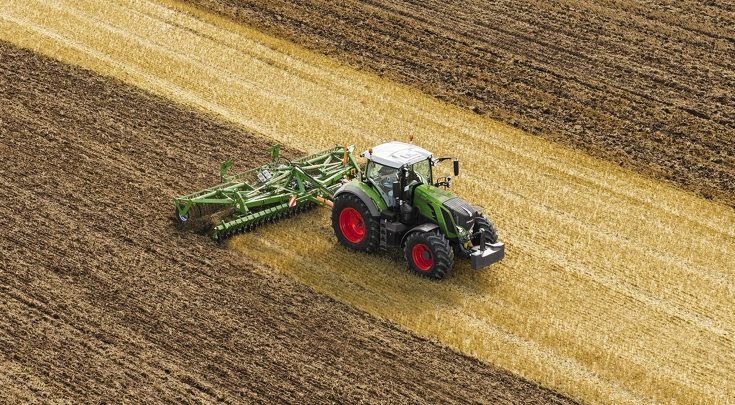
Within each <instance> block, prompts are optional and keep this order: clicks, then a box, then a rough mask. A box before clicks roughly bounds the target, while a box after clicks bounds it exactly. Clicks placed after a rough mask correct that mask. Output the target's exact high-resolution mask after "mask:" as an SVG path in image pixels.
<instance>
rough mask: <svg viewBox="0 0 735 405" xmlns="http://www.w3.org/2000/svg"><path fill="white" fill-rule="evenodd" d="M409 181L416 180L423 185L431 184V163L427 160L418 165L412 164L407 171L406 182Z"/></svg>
mask: <svg viewBox="0 0 735 405" xmlns="http://www.w3.org/2000/svg"><path fill="white" fill-rule="evenodd" d="M411 180H418V181H419V182H420V183H423V184H432V182H433V179H432V178H431V162H430V161H429V159H426V160H422V161H420V162H418V163H415V164H413V165H412V166H411V167H409V169H408V182H409V183H410V182H411Z"/></svg>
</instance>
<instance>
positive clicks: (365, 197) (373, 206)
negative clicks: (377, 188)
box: [334, 183, 380, 217]
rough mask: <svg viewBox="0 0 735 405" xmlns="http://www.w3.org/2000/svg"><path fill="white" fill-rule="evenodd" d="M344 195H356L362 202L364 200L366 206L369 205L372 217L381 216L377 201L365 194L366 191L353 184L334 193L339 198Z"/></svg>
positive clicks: (344, 186) (346, 185)
mask: <svg viewBox="0 0 735 405" xmlns="http://www.w3.org/2000/svg"><path fill="white" fill-rule="evenodd" d="M343 193H350V194H354V195H356V196H357V197H358V198H359V199H360V200H362V202H363V203H365V205H367V207H368V209H369V210H370V215H372V216H374V217H379V216H380V210H379V209H378V206H377V204H375V201H373V199H372V198H370V196H369V195H368V193H366V192H365V190H362V189H361V188H359V187H356V186H353V185H352V184H349V183H347V184H345V185H343V186H341V187H340V188H338V189H337V191H335V192H334V197H337V196H338V195H340V194H343Z"/></svg>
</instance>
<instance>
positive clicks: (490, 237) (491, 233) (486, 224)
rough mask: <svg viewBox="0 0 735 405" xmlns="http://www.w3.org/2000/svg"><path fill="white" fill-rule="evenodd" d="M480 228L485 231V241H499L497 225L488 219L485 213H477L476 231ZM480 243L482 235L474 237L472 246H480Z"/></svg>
mask: <svg viewBox="0 0 735 405" xmlns="http://www.w3.org/2000/svg"><path fill="white" fill-rule="evenodd" d="M480 229H482V230H484V231H485V242H487V243H497V242H498V231H496V230H495V225H493V223H492V221H490V220H489V219H487V217H486V216H485V215H483V214H480V213H479V212H478V213H475V232H478V231H479V230H480ZM479 245H480V236H479V235H478V236H477V237H475V238H473V239H472V246H479Z"/></svg>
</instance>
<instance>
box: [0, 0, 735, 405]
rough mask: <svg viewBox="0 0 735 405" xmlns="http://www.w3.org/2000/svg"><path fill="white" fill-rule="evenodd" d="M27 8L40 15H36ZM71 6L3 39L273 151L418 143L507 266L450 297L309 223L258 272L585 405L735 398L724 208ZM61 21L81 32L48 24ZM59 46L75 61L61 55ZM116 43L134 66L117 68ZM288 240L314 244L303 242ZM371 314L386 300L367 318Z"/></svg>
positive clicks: (290, 54)
mask: <svg viewBox="0 0 735 405" xmlns="http://www.w3.org/2000/svg"><path fill="white" fill-rule="evenodd" d="M27 4H30V5H34V4H35V6H34V8H33V11H34V12H37V13H40V15H29V14H25V13H24V11H23V10H25V9H26V8H28V7H30V6H28V5H27ZM48 4H56V5H57V7H56V9H54V7H53V6H49V5H48ZM66 4H67V3H66V2H64V1H61V0H59V1H56V2H54V3H41V2H38V3H34V2H29V3H25V4H24V5H18V4H16V5H15V7H16V8H13V9H12V10H11V11H8V9H5V10H4V13H6V14H8V13H9V15H10V17H9V18H10V19H14V20H13V21H16V22H20V25H25V26H21V27H18V24H15V25H13V24H7V23H6V25H5V27H6V28H8V29H9V30H8V32H10V33H11V34H10V35H12V33H18V32H22V33H25V34H27V35H26V36H24V37H16V38H20V39H18V40H19V41H21V42H24V43H25V44H26V46H32V45H33V43H34V41H37V43H41V44H42V45H44V46H41V47H39V50H40V51H42V52H49V53H50V54H52V55H55V56H57V57H60V58H61V59H62V60H65V61H67V62H74V63H79V64H83V65H84V64H86V63H90V65H92V66H93V67H99V65H95V63H98V62H97V60H98V59H99V57H95V55H105V57H106V58H108V59H109V60H111V61H113V62H114V63H117V64H119V66H131V67H132V68H133V69H131V70H130V71H129V72H125V74H121V72H120V71H119V69H114V68H113V69H110V70H103V72H105V73H108V74H114V75H120V76H118V77H120V78H122V79H123V80H128V81H130V82H131V83H134V84H137V85H140V86H143V87H144V88H147V89H149V90H151V91H154V92H162V93H163V94H164V95H165V96H168V97H172V98H174V99H176V100H178V101H182V102H185V103H190V104H191V105H194V106H195V107H197V108H199V109H202V110H205V111H209V112H210V113H211V112H212V110H211V109H210V108H209V106H215V107H216V111H215V112H218V111H219V112H223V115H224V116H225V117H226V118H227V119H230V120H233V123H234V124H235V125H237V126H241V127H245V128H249V129H251V130H254V131H258V130H259V129H262V128H266V129H267V132H266V133H267V135H269V136H270V137H272V138H273V139H274V140H277V141H280V142H285V143H287V144H289V145H291V146H294V147H299V148H303V149H307V150H308V151H312V150H315V149H319V148H321V147H324V146H329V145H330V144H334V143H337V142H345V138H347V141H349V140H353V139H354V140H355V142H357V143H358V148H367V147H368V146H371V145H373V144H375V143H378V142H381V141H384V140H388V139H395V138H398V139H400V138H401V135H400V134H407V133H410V132H415V133H417V134H418V135H419V139H420V141H419V142H420V143H421V145H422V146H424V147H426V148H428V149H430V150H433V151H435V152H436V153H437V155H450V154H451V155H456V156H459V157H460V159H461V160H462V161H463V169H462V170H463V175H462V176H461V177H460V179H459V180H458V181H457V182H455V184H456V188H455V190H456V191H457V192H458V193H459V194H460V195H463V196H465V197H467V199H468V200H470V202H471V203H480V204H484V205H487V207H488V213H489V215H490V216H491V217H492V218H493V219H495V220H496V224H497V225H498V228H499V229H500V232H501V239H503V240H505V241H506V242H507V243H508V252H509V255H508V258H507V259H506V260H505V261H503V262H502V263H501V264H499V265H497V266H493V268H491V269H487V270H486V271H482V272H478V273H471V272H469V271H468V268H467V266H466V265H464V266H463V265H461V264H458V265H457V269H455V272H454V273H452V277H450V278H449V279H448V280H445V282H443V283H429V282H426V281H425V280H417V279H416V278H415V277H413V276H411V275H409V274H407V273H406V272H405V271H403V270H402V269H403V264H402V263H401V262H400V261H396V258H395V257H391V256H390V255H389V256H387V257H386V256H385V255H383V256H381V255H376V256H373V257H364V256H360V255H355V254H354V252H346V251H344V250H342V251H340V250H339V247H338V246H336V245H335V242H334V240H333V237H332V236H331V231H330V229H329V226H328V224H327V221H325V220H324V219H323V218H321V219H319V220H314V219H311V220H309V218H308V217H307V218H305V220H304V221H303V222H302V221H295V222H292V225H290V228H287V229H278V228H265V229H263V231H262V232H260V233H257V234H253V235H246V236H245V237H243V238H242V239H239V240H236V241H235V242H234V243H235V245H236V246H237V247H238V248H239V249H241V250H243V251H245V252H246V253H247V254H248V255H251V256H253V257H255V258H257V259H258V260H262V261H264V262H266V263H268V264H270V265H272V266H274V267H276V268H278V269H279V270H281V271H284V272H285V273H287V274H289V275H291V276H293V277H295V278H297V279H298V280H301V281H304V282H305V283H306V284H308V285H311V286H313V287H314V288H316V289H318V290H320V291H323V292H326V293H328V294H330V295H332V296H335V297H338V298H339V299H340V300H343V301H345V302H348V303H350V304H352V305H355V306H356V307H358V308H361V309H363V310H366V311H368V312H371V313H373V314H376V315H378V316H381V317H386V318H389V319H391V320H393V321H394V322H396V323H398V324H399V325H401V326H402V327H405V328H408V329H411V330H414V331H415V332H416V333H419V334H420V335H422V336H428V337H431V338H433V339H438V340H440V341H442V342H444V343H445V344H448V345H450V346H451V347H453V348H455V349H456V350H459V351H462V352H463V353H467V354H470V355H473V356H476V357H478V358H479V359H481V360H483V361H487V362H490V363H492V364H496V365H499V366H501V367H504V368H507V369H509V370H512V371H513V372H515V373H518V374H520V375H523V376H525V377H527V378H530V379H532V380H535V381H539V382H541V383H542V384H544V385H547V386H550V387H553V388H555V389H559V390H561V391H562V392H566V393H570V394H573V395H575V396H577V397H579V398H583V399H584V400H586V401H589V402H610V401H613V402H619V401H625V402H628V401H630V402H640V403H655V402H658V401H662V402H666V401H667V400H670V399H672V398H677V400H680V401H683V402H694V401H695V400H696V399H697V398H706V399H707V400H708V401H710V402H712V403H728V398H730V397H731V396H732V395H731V394H733V392H732V388H731V387H729V386H727V385H726V384H723V385H716V386H711V385H710V383H711V382H712V381H728V379H730V377H731V376H732V374H733V370H732V367H731V364H733V363H735V361H732V360H733V359H732V354H733V350H732V349H733V336H732V335H733V334H732V331H733V330H735V327H734V326H733V319H732V312H731V311H729V310H728V309H729V304H728V303H731V302H732V301H733V297H734V295H735V291H733V285H734V283H733V269H732V268H730V267H729V265H730V263H732V260H731V258H732V256H733V252H735V246H734V245H735V236H734V235H733V231H732V229H731V227H730V225H729V224H731V223H733V216H734V214H733V212H732V210H731V209H730V208H728V207H724V206H721V205H718V204H714V203H711V202H707V201H704V200H701V199H698V198H695V197H693V196H691V195H688V194H686V193H683V192H681V191H678V190H676V189H673V188H671V187H669V186H666V185H663V184H661V183H657V182H655V181H652V180H650V179H646V178H642V177H639V176H636V175H633V174H631V173H630V172H627V171H625V170H622V169H620V168H617V167H615V166H613V165H610V164H608V163H605V162H602V161H599V160H595V159H592V158H589V157H587V156H584V155H581V154H579V153H576V152H574V151H571V150H568V149H564V148H562V147H558V146H555V145H552V144H548V143H545V142H543V141H540V140H538V139H536V138H533V137H529V136H528V135H526V134H523V133H521V132H519V131H515V130H512V129H510V128H507V127H504V126H502V125H499V124H497V123H495V122H492V121H489V120H486V119H483V118H481V117H478V116H476V115H473V114H469V113H467V112H465V111H462V110H460V109H458V108H455V107H452V106H449V105H446V104H443V103H441V102H438V101H436V100H432V99H428V98H426V97H425V96H423V95H421V94H420V93H418V92H416V91H414V90H411V89H408V88H405V87H402V86H397V85H394V84H391V83H388V82H384V81H381V80H380V79H378V78H375V77H373V76H370V75H364V74H360V73H358V72H355V71H353V70H351V69H348V68H345V67H342V66H339V65H338V64H337V63H335V62H334V61H330V60H328V59H325V58H322V57H318V56H315V55H312V54H309V53H307V52H304V51H303V50H301V49H299V48H297V47H294V46H293V45H290V44H286V43H282V42H279V41H277V40H273V39H270V38H267V37H264V36H262V35H261V34H258V33H256V32H253V31H250V30H247V29H245V28H242V27H238V26H236V25H234V24H231V23H229V22H227V21H224V20H217V19H215V18H213V17H211V16H207V15H204V14H201V13H199V14H197V12H196V11H195V10H189V12H190V13H194V15H189V14H183V13H181V11H180V9H179V8H177V7H178V6H177V5H176V4H174V3H166V2H146V1H118V2H115V3H113V4H112V5H111V6H109V7H110V11H108V10H107V9H105V10H100V9H99V5H97V4H96V3H94V2H75V3H74V5H68V6H67V5H66ZM67 8H68V9H70V10H73V12H72V13H71V15H72V16H73V17H75V18H76V20H75V21H76V22H78V23H79V24H74V25H73V26H72V27H66V26H64V25H63V24H60V23H59V22H58V21H55V20H54V19H52V18H44V15H50V14H55V13H58V12H59V11H64V10H66V9H67ZM44 13H46V14H44ZM97 20H100V21H97ZM6 21H7V19H6ZM100 30H102V31H104V32H105V33H106V35H100V33H99V32H98V31H100ZM92 31H94V34H93V35H92V34H90V32H92ZM43 32H59V33H60V34H58V35H56V36H54V37H52V38H49V35H43ZM161 32H165V34H161ZM39 34H41V35H39ZM99 36H102V37H104V38H106V39H105V40H104V41H101V40H99V39H98V37H99ZM65 38H70V39H71V40H72V41H69V42H68V43H67V44H65V45H66V46H70V47H71V48H72V49H71V50H64V52H61V51H57V49H59V44H58V43H57V42H58V39H65ZM219 38H223V39H222V40H220V39H219ZM75 41H76V42H75ZM105 41H107V42H105ZM114 41H118V42H119V43H121V44H122V43H125V44H128V45H127V46H129V48H127V49H122V50H121V49H115V48H114V45H115V42H114ZM74 43H82V44H84V46H86V47H87V49H93V50H94V52H91V53H90V52H87V51H86V50H85V49H83V48H80V47H76V48H74ZM62 45H64V44H62ZM111 46H112V48H110V47H111ZM95 52H96V53H95ZM218 55H219V57H218ZM222 55H226V57H223V56H222ZM90 56H91V57H92V58H91V59H92V61H91V62H89V60H88V57H90ZM143 56H144V57H145V58H143ZM107 65H108V66H109V65H110V63H107ZM146 75H147V76H150V77H154V78H155V79H156V80H157V81H158V82H157V83H159V84H155V83H154V85H151V84H150V81H149V80H146V78H145V76H146ZM160 83H163V85H160ZM168 88H182V89H185V90H186V91H187V92H190V93H191V94H193V95H194V97H183V98H182V97H181V94H177V93H176V92H171V91H168V90H167V89H168ZM199 100H201V102H200V101H199ZM239 117H244V118H243V119H240V118H239ZM358 150H360V149H358ZM489 162H490V163H489ZM188 191H191V190H182V192H188ZM677 229H687V230H688V232H687V233H686V234H680V233H678V232H676V230H677ZM294 233H296V234H298V235H302V238H299V239H298V240H295V241H291V240H290V239H289V238H291V239H293V236H290V237H289V235H293V234H294ZM304 235H308V237H304ZM283 241H289V242H288V243H286V242H283ZM261 242H262V243H261ZM264 246H268V247H269V248H268V249H264V248H263V247H264ZM300 256H312V260H314V261H313V263H314V264H313V265H310V266H308V267H309V269H311V270H313V272H311V273H309V272H306V273H305V272H304V271H303V263H302V261H299V260H298V257H300ZM330 275H331V276H330ZM366 296H371V297H383V298H382V299H377V298H376V299H375V300H374V301H373V302H365V300H364V297H366ZM414 300H416V301H414ZM417 302H418V303H420V305H418V307H414V306H415V305H416V304H417ZM396 308H398V310H397V311H396ZM412 315H415V316H412ZM641 319H643V320H645V323H643V324H642V323H640V321H641ZM473 320H475V321H473ZM473 328H477V329H473ZM693 341H696V342H697V344H696V345H694V344H691V342H693ZM682 345H684V347H682ZM654 349H656V350H654ZM703 351H706V352H707V353H711V356H703V355H702V352H703ZM641 376H642V377H641Z"/></svg>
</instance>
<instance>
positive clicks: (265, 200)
mask: <svg viewBox="0 0 735 405" xmlns="http://www.w3.org/2000/svg"><path fill="white" fill-rule="evenodd" d="M353 149H354V147H352V146H350V147H346V146H340V145H337V146H335V147H333V148H329V149H325V150H323V151H320V152H317V153H314V154H311V155H309V156H306V157H303V158H301V159H297V160H294V161H285V160H282V159H280V157H279V154H278V152H279V146H278V145H276V146H273V147H271V148H270V149H268V151H269V152H271V153H272V156H273V161H272V162H271V163H268V164H266V165H263V166H261V167H258V168H255V169H251V170H248V171H245V172H242V173H238V174H235V175H231V176H226V174H227V169H228V168H229V167H230V166H231V165H232V162H223V163H222V165H221V166H220V177H221V179H222V183H221V184H219V185H217V186H215V187H211V188H208V189H205V190H201V191H198V192H196V193H191V194H188V195H185V196H182V197H178V198H174V202H175V203H176V219H177V220H178V222H180V223H186V222H188V221H190V220H191V219H194V218H195V217H198V216H203V215H205V214H207V213H210V212H212V211H217V210H218V208H231V209H232V216H231V218H228V219H227V220H222V221H220V222H219V224H217V225H216V226H215V227H214V232H213V234H212V237H213V238H214V239H216V240H217V241H222V240H223V239H225V238H228V237H230V236H232V235H233V234H236V233H240V232H247V231H251V230H253V229H255V227H256V226H258V225H261V224H264V223H267V222H273V221H276V220H278V219H281V218H284V217H290V216H292V215H295V214H297V213H300V212H303V211H306V210H308V209H310V208H313V207H315V206H316V205H329V204H331V202H330V200H329V199H330V198H331V197H332V195H333V193H334V191H335V189H336V188H338V187H339V186H340V185H341V184H342V183H343V182H346V181H347V180H348V179H349V177H350V176H355V175H356V173H357V172H359V168H358V166H357V163H356V162H355V160H354V158H353V157H352V151H353Z"/></svg>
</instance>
